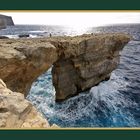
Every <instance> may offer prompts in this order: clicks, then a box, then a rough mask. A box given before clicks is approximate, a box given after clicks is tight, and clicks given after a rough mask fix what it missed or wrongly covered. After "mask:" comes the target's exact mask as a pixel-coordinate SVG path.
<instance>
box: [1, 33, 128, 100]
mask: <svg viewBox="0 0 140 140" xmlns="http://www.w3.org/2000/svg"><path fill="white" fill-rule="evenodd" d="M129 40H130V36H129V35H126V34H119V33H116V34H92V35H82V36H75V37H51V38H35V39H6V40H2V39H1V40H0V78H1V79H3V80H4V82H5V83H6V84H7V86H8V88H10V89H11V90H13V91H18V92H21V93H23V94H25V96H26V95H27V93H28V91H29V89H30V87H31V84H32V83H33V81H34V80H35V79H36V78H37V77H38V76H39V75H41V74H42V73H44V72H45V71H47V70H48V69H49V67H51V66H52V65H54V67H53V70H52V74H53V83H54V86H55V89H56V100H58V101H59V100H64V99H66V98H67V97H70V96H73V95H76V94H78V93H79V92H80V91H84V90H87V89H88V88H90V87H92V86H94V85H96V84H98V83H99V82H101V81H102V80H104V79H105V78H106V77H108V75H109V74H110V73H111V72H112V71H113V70H114V69H115V68H116V67H117V65H118V63H119V51H120V50H122V49H123V47H124V46H125V44H126V43H128V41H129Z"/></svg>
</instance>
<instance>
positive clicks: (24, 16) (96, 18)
mask: <svg viewBox="0 0 140 140" xmlns="http://www.w3.org/2000/svg"><path fill="white" fill-rule="evenodd" d="M0 14H4V15H8V16H12V18H13V20H14V23H15V24H42V25H67V26H78V27H79V26H84V27H93V26H101V25H106V24H114V23H115V24H117V23H140V12H0Z"/></svg>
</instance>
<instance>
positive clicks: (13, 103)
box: [0, 79, 50, 128]
mask: <svg viewBox="0 0 140 140" xmlns="http://www.w3.org/2000/svg"><path fill="white" fill-rule="evenodd" d="M0 127H6V128H30V127H36V128H43V127H45V128H48V127H50V125H49V123H48V122H47V120H46V119H45V118H43V116H42V115H41V114H40V113H39V112H38V111H37V110H36V109H35V108H34V107H33V106H32V104H31V103H30V102H29V101H27V100H26V99H24V95H23V94H21V93H17V92H12V91H11V90H9V89H8V88H7V87H6V85H5V83H4V82H3V81H2V80H1V79H0Z"/></svg>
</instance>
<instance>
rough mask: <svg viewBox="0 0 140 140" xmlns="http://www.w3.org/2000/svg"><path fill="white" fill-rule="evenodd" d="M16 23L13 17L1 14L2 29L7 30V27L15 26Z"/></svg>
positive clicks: (0, 25) (0, 26) (0, 23)
mask: <svg viewBox="0 0 140 140" xmlns="http://www.w3.org/2000/svg"><path fill="white" fill-rule="evenodd" d="M13 25H14V22H13V19H12V17H11V16H6V15H1V14H0V29H5V28H6V27H7V26H13Z"/></svg>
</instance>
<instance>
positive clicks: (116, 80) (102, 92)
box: [0, 24, 140, 128]
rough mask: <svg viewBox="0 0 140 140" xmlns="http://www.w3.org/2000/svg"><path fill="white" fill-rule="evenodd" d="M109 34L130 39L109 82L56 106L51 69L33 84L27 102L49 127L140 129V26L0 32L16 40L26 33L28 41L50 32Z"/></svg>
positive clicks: (25, 27) (24, 27)
mask: <svg viewBox="0 0 140 140" xmlns="http://www.w3.org/2000/svg"><path fill="white" fill-rule="evenodd" d="M110 32H113V33H114V32H119V33H120V32H123V33H127V34H130V35H131V36H133V39H132V40H131V41H130V42H129V43H128V44H127V45H126V46H125V47H124V49H123V50H122V52H120V55H121V57H120V64H119V65H118V67H117V69H116V70H114V71H112V73H111V77H110V79H109V80H108V81H103V82H101V83H100V84H98V85H97V86H94V87H92V88H91V89H90V90H89V91H86V92H82V93H80V94H79V95H77V96H75V97H72V98H69V99H67V100H65V101H63V102H59V103H57V102H55V89H54V87H53V84H52V74H51V69H52V68H50V69H49V70H48V71H46V72H45V73H43V74H42V75H40V76H39V77H38V78H37V79H36V80H35V81H34V82H33V84H32V87H31V89H30V92H29V94H28V96H27V100H29V101H30V102H31V103H32V104H33V105H35V106H36V108H37V109H38V111H40V112H41V113H42V114H43V115H44V117H45V118H46V119H47V120H48V121H49V123H50V124H56V125H58V126H60V127H92V128H93V127H95V128H96V127H140V24H114V25H105V26H100V27H98V26H97V27H85V28H83V27H70V26H67V27H66V26H48V25H15V26H9V27H7V28H6V29H3V30H0V35H3V36H8V37H9V38H18V35H21V34H22V35H23V34H29V38H36V37H40V38H41V37H48V36H49V35H50V33H51V35H52V36H65V35H66V36H75V35H81V34H87V33H110ZM52 67H53V66H52ZM69 86H70V85H69Z"/></svg>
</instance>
